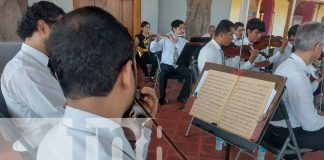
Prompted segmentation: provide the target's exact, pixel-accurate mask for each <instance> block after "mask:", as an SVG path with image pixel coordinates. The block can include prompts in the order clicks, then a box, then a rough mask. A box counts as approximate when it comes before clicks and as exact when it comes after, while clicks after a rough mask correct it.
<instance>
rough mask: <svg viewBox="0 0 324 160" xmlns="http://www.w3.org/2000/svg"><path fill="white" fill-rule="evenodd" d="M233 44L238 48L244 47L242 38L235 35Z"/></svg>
mask: <svg viewBox="0 0 324 160" xmlns="http://www.w3.org/2000/svg"><path fill="white" fill-rule="evenodd" d="M232 42H233V43H234V44H235V45H237V46H241V45H242V38H239V37H237V36H236V35H235V34H233V39H232Z"/></svg>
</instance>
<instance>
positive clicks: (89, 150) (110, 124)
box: [37, 106, 151, 160]
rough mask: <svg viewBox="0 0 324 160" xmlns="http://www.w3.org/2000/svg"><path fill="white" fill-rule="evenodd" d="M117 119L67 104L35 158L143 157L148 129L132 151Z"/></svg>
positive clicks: (148, 136) (93, 158)
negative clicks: (59, 120)
mask: <svg viewBox="0 0 324 160" xmlns="http://www.w3.org/2000/svg"><path fill="white" fill-rule="evenodd" d="M117 121H120V119H107V118H104V117H101V116H98V115H95V114H92V113H89V112H86V111H82V110H79V109H76V108H73V107H69V106H67V107H66V110H65V113H64V117H63V119H62V121H61V122H59V123H58V124H57V125H56V126H55V127H53V128H52V129H51V130H50V131H49V132H48V134H47V135H46V136H45V137H44V139H43V140H42V142H41V143H40V145H39V148H38V152H37V160H78V159H85V160H95V159H96V160H106V159H125V160H129V159H133V160H135V159H146V156H147V149H148V146H149V145H148V144H149V143H150V141H151V138H150V136H151V130H150V129H147V128H143V129H142V134H141V137H140V138H139V139H138V140H137V141H136V144H135V145H136V149H135V151H134V150H133V149H132V147H131V145H130V143H129V142H128V140H127V139H126V137H125V135H124V131H123V129H122V128H121V125H120V124H118V123H117Z"/></svg>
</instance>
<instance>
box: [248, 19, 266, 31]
mask: <svg viewBox="0 0 324 160" xmlns="http://www.w3.org/2000/svg"><path fill="white" fill-rule="evenodd" d="M256 29H257V30H259V31H260V32H265V31H266V29H265V24H264V22H262V21H261V20H260V19H258V18H252V19H250V20H249V21H248V22H247V24H246V30H250V31H251V32H252V31H254V30H256Z"/></svg>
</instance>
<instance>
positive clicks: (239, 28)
mask: <svg viewBox="0 0 324 160" xmlns="http://www.w3.org/2000/svg"><path fill="white" fill-rule="evenodd" d="M243 33H244V24H243V23H242V22H236V23H234V33H233V40H232V42H233V43H234V44H235V45H237V46H240V44H241V45H242V40H243Z"/></svg>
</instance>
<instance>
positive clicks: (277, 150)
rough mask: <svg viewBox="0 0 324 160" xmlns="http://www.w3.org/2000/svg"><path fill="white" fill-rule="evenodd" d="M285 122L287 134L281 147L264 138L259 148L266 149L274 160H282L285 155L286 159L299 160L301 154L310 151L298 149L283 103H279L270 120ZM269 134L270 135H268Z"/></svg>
mask: <svg viewBox="0 0 324 160" xmlns="http://www.w3.org/2000/svg"><path fill="white" fill-rule="evenodd" d="M279 120H285V122H286V124H287V130H288V132H289V135H288V137H287V138H286V140H285V142H284V144H283V145H278V144H276V143H274V141H273V139H271V138H266V137H264V138H263V139H262V141H261V143H260V145H261V146H263V147H264V148H266V149H267V150H268V151H269V152H271V153H273V154H274V155H276V160H280V159H282V157H284V156H285V155H286V156H288V157H292V156H293V157H296V155H297V157H298V159H299V160H301V159H302V156H301V154H302V153H305V152H311V151H313V150H312V149H300V148H299V146H298V144H297V140H296V137H295V134H294V131H293V128H292V126H291V123H290V120H289V116H288V112H287V109H286V106H285V103H284V102H283V101H280V103H279V105H278V108H277V110H276V112H275V113H274V116H273V118H272V121H279ZM268 134H271V133H268Z"/></svg>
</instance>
